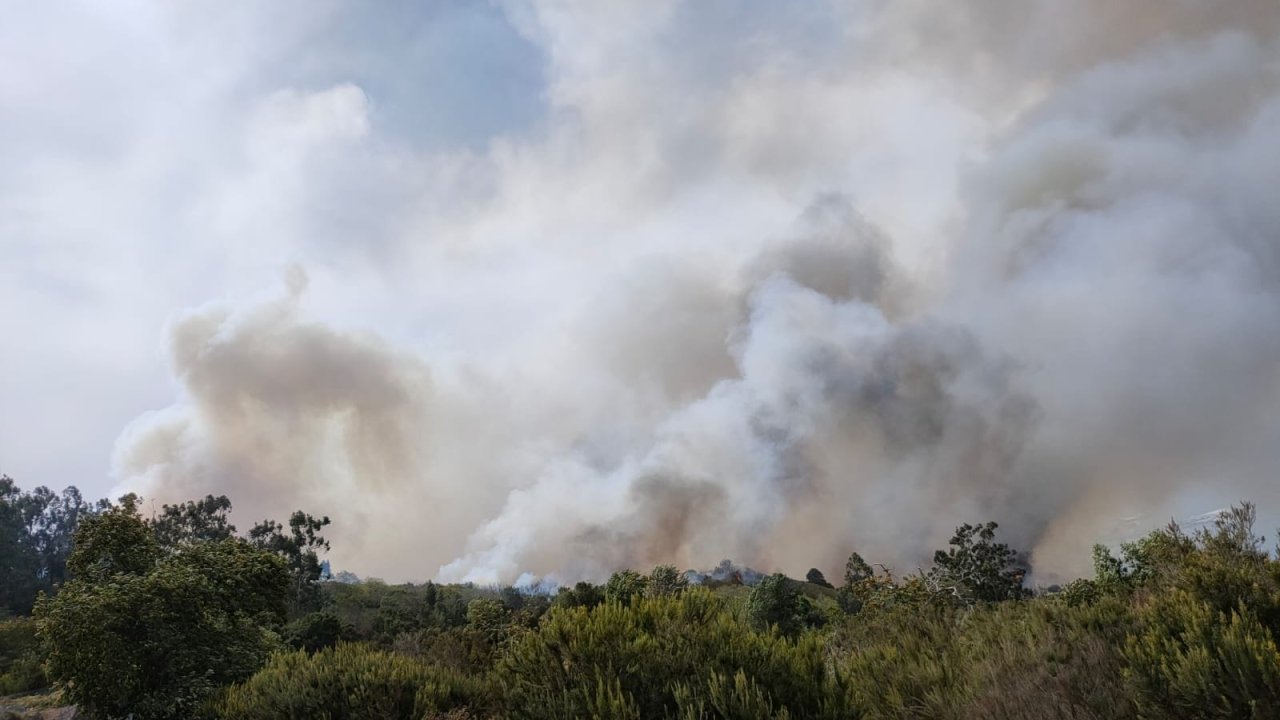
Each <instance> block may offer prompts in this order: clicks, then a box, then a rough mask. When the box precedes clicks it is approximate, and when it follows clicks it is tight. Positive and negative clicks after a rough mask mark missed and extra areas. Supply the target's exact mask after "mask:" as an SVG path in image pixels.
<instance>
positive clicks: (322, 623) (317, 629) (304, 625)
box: [284, 610, 355, 652]
mask: <svg viewBox="0 0 1280 720" xmlns="http://www.w3.org/2000/svg"><path fill="white" fill-rule="evenodd" d="M354 636H355V629H354V628H353V627H352V626H351V623H349V622H347V621H345V620H343V619H342V618H340V617H338V616H337V615H335V614H334V613H332V612H329V611H325V610H322V611H320V612H313V613H307V614H306V615H303V616H302V617H300V618H298V619H297V620H294V621H293V622H291V623H289V624H288V625H285V627H284V640H285V642H287V643H289V645H290V646H291V647H293V648H295V649H297V650H306V651H307V652H315V651H317V650H321V649H324V648H327V647H333V646H334V645H337V644H338V643H339V642H342V641H344V640H353V639H355V637H354Z"/></svg>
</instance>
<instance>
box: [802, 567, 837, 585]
mask: <svg viewBox="0 0 1280 720" xmlns="http://www.w3.org/2000/svg"><path fill="white" fill-rule="evenodd" d="M804 579H805V581H806V582H810V583H813V584H814V585H821V586H822V587H825V588H829V587H832V585H831V583H829V582H827V577H826V576H825V575H823V574H822V571H821V570H819V569H818V568H809V572H807V573H805V575H804Z"/></svg>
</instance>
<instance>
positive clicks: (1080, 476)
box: [114, 0, 1280, 582]
mask: <svg viewBox="0 0 1280 720" xmlns="http://www.w3.org/2000/svg"><path fill="white" fill-rule="evenodd" d="M503 7H504V9H505V10H506V12H507V13H508V15H509V16H510V17H511V18H512V19H513V21H514V22H516V23H517V25H518V27H519V28H520V29H521V32H522V33H524V34H525V35H526V36H527V37H528V38H529V39H530V40H531V41H533V42H535V43H536V44H538V46H539V47H541V48H542V49H543V51H544V52H545V53H546V54H547V57H548V59H549V68H550V73H551V77H550V79H549V84H548V98H549V102H550V103H551V104H552V107H553V112H552V114H551V121H550V123H549V127H548V128H547V129H546V131H545V133H541V134H539V135H537V136H536V137H524V138H511V139H508V140H505V141H503V142H500V143H495V144H493V145H492V146H490V147H489V148H488V149H487V150H485V151H484V152H480V153H469V154H465V155H451V156H449V157H447V158H444V157H431V158H425V159H423V167H429V168H431V169H430V170H424V171H423V174H424V175H425V177H426V178H427V179H426V180H421V179H419V180H415V181H414V182H415V183H418V184H417V185H415V186H414V190H413V192H409V191H408V190H406V189H405V188H404V185H405V184H406V183H407V182H408V181H406V180H404V179H403V178H402V177H401V176H400V175H397V174H395V173H394V172H392V171H390V170H386V171H385V173H383V174H379V172H373V173H372V175H373V176H374V177H375V180H371V181H370V182H380V183H385V184H386V185H387V187H386V188H384V189H385V190H386V191H387V192H388V193H391V192H392V191H403V192H402V193H401V194H400V195H399V196H398V197H407V198H408V199H406V200H405V201H404V202H403V205H396V206H395V207H393V208H391V209H389V210H387V212H388V213H389V214H390V215H391V218H390V219H385V220H384V221H381V222H380V223H379V225H378V226H379V227H382V228H399V229H398V230H396V231H395V232H392V231H390V230H388V231H387V232H388V233H389V234H390V235H394V239H390V240H388V245H389V247H388V248H385V249H384V250H382V251H381V252H383V253H384V254H387V255H388V256H389V257H392V258H393V260H392V261H390V262H388V264H387V266H386V269H385V270H384V271H383V273H384V274H383V275H382V281H383V282H385V283H386V286H387V287H389V288H391V289H390V290H389V291H387V296H388V297H389V300H388V301H387V304H386V308H387V313H386V315H387V316H388V317H393V318H399V319H400V320H397V321H395V322H388V323H386V324H385V325H383V324H378V323H370V322H366V321H364V320H362V318H360V317H359V316H358V314H355V313H349V312H342V310H341V302H339V301H337V300H325V299H324V298H327V297H342V295H341V291H340V290H335V288H340V287H341V286H342V284H343V281H342V279H341V277H340V275H339V274H337V273H335V272H334V271H333V270H332V269H330V268H326V267H320V268H319V269H318V270H315V271H314V272H313V271H312V267H311V266H310V265H309V264H308V263H306V262H305V261H304V262H303V265H304V266H306V267H307V270H306V271H303V270H302V269H300V268H295V269H293V270H291V271H290V272H289V273H288V277H287V278H286V282H285V283H284V285H285V287H284V288H283V289H282V290H280V291H277V292H276V294H274V295H272V296H269V297H265V298H263V299H261V300H260V301H258V302H255V303H241V304H238V305H225V304H217V303H215V304H211V305H208V306H204V307H201V308H198V309H194V310H192V311H190V312H188V313H186V314H184V315H182V316H180V317H177V318H175V319H174V320H173V321H172V322H171V324H170V327H169V329H168V331H167V338H168V339H167V341H166V342H167V344H166V348H167V353H168V358H169V362H170V366H171V368H172V371H173V375H174V377H175V379H176V380H177V382H178V384H179V386H180V394H179V397H178V399H177V400H176V402H175V403H174V405H172V406H171V407H169V408H166V409H164V410H159V411H157V412H154V413H151V414H148V415H146V416H144V417H141V418H138V419H137V420H136V421H135V422H134V423H133V424H132V425H130V427H129V428H127V429H126V430H125V432H124V433H123V434H122V435H121V437H120V439H119V441H118V442H117V451H116V458H115V465H114V467H115V472H116V475H117V477H118V478H119V479H120V481H121V487H122V488H129V489H136V490H138V491H140V492H141V493H143V494H144V495H146V496H149V497H157V498H160V499H177V498H185V497H190V496H193V495H196V494H203V493H206V492H214V493H226V494H228V495H229V496H231V498H232V500H233V502H234V503H235V504H236V506H237V512H238V516H237V517H247V516H266V515H268V514H272V515H275V516H280V515H282V514H283V513H286V512H288V511H289V510H291V509H293V508H295V507H304V508H306V509H308V510H309V511H312V512H316V513H327V514H329V515H331V516H333V517H334V518H335V524H334V526H333V530H332V533H331V534H332V536H333V538H332V539H333V544H334V548H335V551H334V556H335V557H334V559H335V565H336V566H338V567H350V568H352V569H355V570H357V571H358V572H367V573H370V574H378V575H384V576H386V577H388V578H389V579H409V578H419V579H421V578H425V577H437V578H440V579H443V580H449V581H462V580H470V581H477V582H512V581H515V580H517V578H519V577H521V576H522V575H525V574H531V575H533V576H538V577H551V578H554V579H556V580H559V581H575V580H578V579H584V578H588V579H596V580H598V579H601V578H603V577H605V576H607V574H608V573H609V572H611V571H613V570H616V569H620V568H623V567H632V568H647V567H649V566H652V565H653V564H655V563H666V562H670V563H675V564H677V565H679V566H681V567H699V568H709V567H712V566H714V565H715V564H716V563H717V562H718V561H719V560H721V559H722V558H733V559H734V560H735V561H737V562H741V563H744V564H746V565H749V566H751V567H755V568H761V569H774V568H777V569H781V570H784V571H787V572H790V573H792V574H800V573H803V572H804V570H805V569H806V568H808V567H810V566H817V567H819V568H820V569H823V570H824V571H828V574H829V575H830V573H833V572H835V570H836V569H837V568H838V567H840V566H841V564H842V563H843V559H844V558H845V557H847V555H848V554H849V552H850V551H852V550H855V549H856V550H858V551H859V552H861V553H862V554H863V555H864V556H865V557H867V558H869V559H875V560H877V561H880V562H885V563H888V564H891V565H894V566H895V567H899V568H902V569H907V570H910V569H912V568H914V567H915V566H916V565H918V564H920V563H922V562H926V561H927V558H928V557H929V554H930V551H931V549H932V548H935V547H938V546H940V545H942V544H945V541H946V538H947V537H949V535H950V532H951V530H952V528H953V527H954V526H955V525H957V524H959V523H961V522H973V521H984V520H988V519H993V520H997V521H999V522H1000V523H1001V527H1002V531H1003V532H1004V533H1005V539H1006V540H1008V541H1009V542H1011V543H1012V544H1013V545H1014V546H1015V547H1019V548H1025V549H1028V550H1030V551H1031V552H1032V561H1033V563H1034V565H1035V568H1036V572H1037V575H1038V576H1039V577H1042V578H1054V577H1058V576H1061V577H1067V576H1070V575H1073V574H1076V573H1080V572H1084V571H1086V570H1087V567H1088V565H1087V563H1088V547H1089V544H1090V543H1092V542H1093V541H1095V540H1099V539H1101V540H1106V539H1109V538H1108V533H1113V531H1114V530H1115V528H1116V525H1117V523H1119V522H1121V520H1122V519H1123V518H1125V517H1130V516H1134V515H1141V516H1142V517H1143V518H1149V519H1150V524H1151V525H1153V526H1154V525H1158V524H1161V523H1162V522H1163V521H1164V520H1166V519H1167V518H1168V517H1170V516H1171V515H1180V514H1185V513H1190V512H1203V511H1204V510H1206V509H1211V508H1214V507H1219V506H1221V505H1224V504H1226V503H1229V502H1232V501H1235V500H1237V499H1240V498H1249V499H1252V500H1254V501H1256V502H1258V503H1259V504H1260V505H1261V506H1262V507H1263V510H1264V512H1265V511H1266V510H1267V508H1268V506H1270V507H1271V508H1272V509H1274V508H1275V507H1277V506H1280V484H1277V482H1276V479H1277V470H1280V203H1277V202H1276V188H1280V6H1278V5H1276V4H1275V3H1274V1H1273V0H1229V1H1227V2H1218V3H1189V2H1168V1H1167V0H1133V1H1131V2H1125V3H1114V2H1101V1H1097V2H1094V1H1092V0H1090V1H1086V2H1081V1H1079V0H1074V1H1070V2H1069V1H1067V0H1038V1H1033V2H1023V1H1022V0H1018V1H1014V0H1009V1H1007V2H1006V1H1003V0H1002V1H999V2H976V1H975V2H960V3H949V4H946V6H945V7H940V6H939V5H938V4H937V3H926V2H915V1H911V0H909V1H907V2H899V3H879V2H860V1H857V0H854V1H852V2H838V3H837V2H832V3H829V4H824V3H812V4H797V5H795V6H790V4H788V6H786V9H783V7H784V6H777V7H774V6H770V7H769V9H764V8H755V9H754V11H749V10H748V9H747V4H744V3H723V4H716V3H694V2H687V3H679V2H661V3H653V2H637V3H610V4H607V6H606V5H601V4H597V3H573V2H528V3H517V2H512V3H508V4H505V5H504V6H503ZM744 18H749V19H744ZM342 98H347V99H349V100H351V101H352V102H353V103H355V105H353V106H352V107H354V110H353V112H356V113H357V114H358V113H359V112H364V110H363V109H362V108H364V107H365V104H364V100H363V96H362V95H361V93H360V91H359V90H358V89H355V88H344V89H342V95H341V97H340V98H339V100H341V99H342ZM309 107H319V108H320V109H319V110H316V112H321V111H323V108H324V107H328V106H326V105H324V104H323V103H311V105H310V106H309ZM349 125H350V124H349V123H348V125H344V126H343V127H348V126H349ZM354 126H355V127H363V125H360V124H359V123H356V124H355V125H354ZM364 152H367V153H372V154H373V157H375V158H376V157H377V156H376V153H377V152H388V151H387V150H385V149H382V150H372V149H369V150H366V151H364ZM365 157H366V159H365V161H364V162H366V165H362V167H368V166H370V165H369V164H368V157H367V156H365ZM372 166H373V167H382V168H385V167H386V165H385V163H383V164H378V163H374V164H373V165H372ZM379 187H380V186H372V187H371V188H367V189H365V190H363V191H362V192H363V193H374V192H376V191H378V190H379ZM308 275H310V284H309V283H308ZM326 293H330V294H329V295H326ZM370 327H373V328H377V329H378V330H382V332H377V331H375V330H371V329H370ZM424 337H430V338H432V340H430V341H426V340H423V338H424Z"/></svg>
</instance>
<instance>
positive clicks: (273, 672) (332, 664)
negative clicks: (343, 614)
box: [213, 643, 483, 720]
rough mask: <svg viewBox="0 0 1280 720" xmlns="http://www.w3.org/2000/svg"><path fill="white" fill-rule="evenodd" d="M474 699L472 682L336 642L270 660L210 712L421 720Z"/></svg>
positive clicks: (257, 718)
mask: <svg viewBox="0 0 1280 720" xmlns="http://www.w3.org/2000/svg"><path fill="white" fill-rule="evenodd" d="M482 695H483V686H482V685H481V684H480V683H479V681H477V680H474V679H468V678H465V677H463V676H461V675H458V674H455V673H452V672H449V671H445V670H441V669H439V668H434V667H432V666H429V665H426V664H424V663H422V662H419V661H417V660H414V659H412V658H408V657H404V656H401V655H394V654H391V653H387V652H383V651H379V650H374V649H372V648H370V647H368V646H365V645H356V644H346V643H344V644H340V645H337V646H336V647H332V648H326V649H324V650H321V651H319V652H317V653H315V654H307V653H305V652H301V651H296V652H289V653H280V654H277V655H275V656H273V657H272V658H271V661H270V662H269V663H268V664H267V666H266V667H264V668H263V669H262V670H260V671H258V672H257V673H256V674H255V675H254V676H253V677H251V678H249V679H248V680H246V681H245V682H243V683H241V684H238V685H234V686H232V687H230V688H228V689H227V690H226V691H224V692H223V693H222V695H221V696H220V697H219V698H218V699H217V701H215V702H214V704H213V710H214V712H215V713H216V715H217V716H218V717H220V718H225V719H227V720H287V719H294V720H310V719H311V718H325V719H326V720H364V719H366V718H367V719H368V720H400V719H403V720H421V719H422V718H426V717H442V715H440V714H441V713H448V712H451V711H457V710H460V709H464V708H465V707H466V706H467V705H468V704H470V703H472V702H474V701H476V700H478V699H480V698H481V697H482ZM453 717H462V716H461V715H456V714H455V715H453Z"/></svg>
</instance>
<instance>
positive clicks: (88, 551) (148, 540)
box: [67, 494, 161, 582]
mask: <svg viewBox="0 0 1280 720" xmlns="http://www.w3.org/2000/svg"><path fill="white" fill-rule="evenodd" d="M74 546H75V549H74V550H73V551H72V553H71V557H70V558H68V559H67V570H68V571H69V572H70V573H71V575H72V577H74V578H76V579H79V580H83V581H89V582H94V581H99V580H105V579H109V578H112V577H114V576H117V575H140V574H144V573H146V572H148V571H150V570H151V569H152V568H153V567H154V566H155V563H156V561H157V560H158V559H159V558H160V555H161V551H160V546H159V544H158V543H156V537H155V533H153V532H151V528H150V527H148V526H147V524H146V523H145V522H144V521H143V520H142V518H141V516H139V514H138V497H137V496H136V495H132V494H130V495H125V496H124V497H122V498H120V504H118V505H114V506H112V507H110V508H108V509H107V510H105V511H103V512H101V513H99V514H97V515H94V516H92V517H88V518H85V519H84V521H83V522H81V523H80V527H79V528H77V529H76V533H75V538H74Z"/></svg>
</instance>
